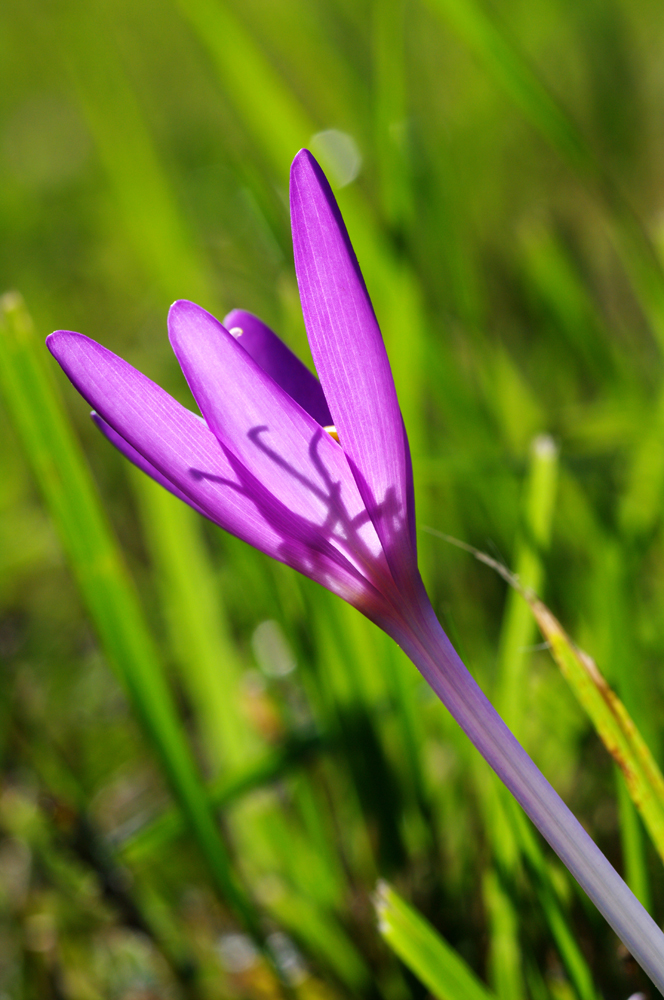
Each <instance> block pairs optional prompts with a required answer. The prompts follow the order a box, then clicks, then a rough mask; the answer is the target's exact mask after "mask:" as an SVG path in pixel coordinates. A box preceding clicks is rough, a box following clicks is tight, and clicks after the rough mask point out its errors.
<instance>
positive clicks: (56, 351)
mask: <svg viewBox="0 0 664 1000" xmlns="http://www.w3.org/2000/svg"><path fill="white" fill-rule="evenodd" d="M90 339H91V338H90V337H86V336H85V334H84V333H76V332H75V331H74V330H54V331H53V333H49V335H48V337H47V338H46V346H47V348H48V349H49V351H50V352H51V354H52V355H53V357H54V358H55V360H56V361H57V362H59V363H61V359H62V357H63V355H64V353H65V351H66V349H67V347H68V346H71V345H72V343H73V342H75V341H77V340H90ZM92 343H95V342H94V341H92Z"/></svg>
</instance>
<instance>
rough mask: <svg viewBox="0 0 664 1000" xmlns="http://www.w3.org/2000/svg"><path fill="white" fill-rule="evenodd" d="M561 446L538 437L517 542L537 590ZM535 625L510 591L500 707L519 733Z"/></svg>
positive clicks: (519, 565) (521, 570)
mask: <svg viewBox="0 0 664 1000" xmlns="http://www.w3.org/2000/svg"><path fill="white" fill-rule="evenodd" d="M557 469H558V449H557V447H556V445H555V444H554V442H553V440H552V439H551V438H550V437H548V435H540V436H539V437H537V438H535V440H534V441H533V443H532V446H531V451H530V467H529V470H528V478H527V482H526V486H525V495H524V499H523V507H522V529H521V538H520V540H519V543H518V545H517V551H516V558H515V565H516V575H517V577H518V579H519V581H520V582H521V584H522V586H523V587H529V588H531V589H532V590H534V591H536V592H538V591H539V590H540V588H541V584H542V579H543V567H542V553H543V551H544V550H545V549H546V547H547V545H548V542H549V536H550V534H551V521H552V516H553V507H554V500H555V495H556V480H557ZM534 631H535V626H534V622H533V618H532V614H531V613H530V610H529V608H528V605H527V604H524V602H523V600H522V599H521V597H520V596H519V594H518V593H517V592H516V591H515V590H512V589H510V590H509V592H508V595H507V603H506V607H505V613H504V616H503V624H502V628H501V633H500V640H499V647H498V682H497V691H496V705H497V708H498V711H499V712H500V714H501V715H502V716H503V718H504V719H505V722H506V723H507V725H508V726H509V727H510V729H512V731H513V732H515V733H516V734H517V735H519V732H520V729H521V722H522V714H523V707H524V692H525V690H526V689H527V680H526V667H527V662H528V652H527V647H528V646H530V645H532V642H533V635H534Z"/></svg>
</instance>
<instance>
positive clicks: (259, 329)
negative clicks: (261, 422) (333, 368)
mask: <svg viewBox="0 0 664 1000" xmlns="http://www.w3.org/2000/svg"><path fill="white" fill-rule="evenodd" d="M223 326H224V327H225V328H226V329H227V330H228V331H229V332H230V333H232V334H233V336H234V337H235V338H236V339H237V342H238V344H239V345H240V347H244V349H245V351H247V353H248V354H250V355H251V357H252V358H253V359H254V361H255V362H256V363H257V364H258V365H259V366H260V367H261V368H262V369H263V371H264V372H267V373H268V375H271V376H272V378H273V379H274V381H275V382H277V383H278V384H279V385H280V386H281V388H282V389H284V390H285V391H286V392H287V393H288V395H289V396H291V397H292V398H293V399H294V400H295V402H296V403H299V404H300V406H301V407H302V408H303V409H304V410H306V411H307V413H309V414H311V416H312V417H313V418H314V420H316V421H317V422H318V423H319V424H321V426H322V427H327V426H328V425H329V424H331V423H332V417H331V416H330V408H329V406H328V405H327V401H326V399H325V394H324V392H323V389H322V386H321V384H320V382H319V381H318V379H317V378H316V376H315V375H314V374H312V372H310V371H309V369H308V368H307V366H306V365H305V364H303V363H302V361H300V359H299V358H298V357H297V355H296V354H293V352H292V351H291V349H290V347H287V346H286V344H284V342H283V340H281V339H280V338H279V337H278V336H277V335H276V333H275V332H274V331H273V330H271V329H270V327H269V326H267V325H266V324H265V323H263V321H262V320H260V319H258V317H257V316H254V315H253V314H252V313H250V312H246V311H245V310H244V309H233V311H232V312H229V314H228V316H226V317H225V318H224V320H223ZM236 331H237V332H236ZM239 331H242V332H241V333H240V332H239Z"/></svg>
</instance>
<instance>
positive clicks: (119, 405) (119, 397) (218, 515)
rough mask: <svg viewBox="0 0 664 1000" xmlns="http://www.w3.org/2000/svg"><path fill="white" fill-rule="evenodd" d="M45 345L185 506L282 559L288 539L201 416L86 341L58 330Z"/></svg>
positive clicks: (98, 409)
mask: <svg viewBox="0 0 664 1000" xmlns="http://www.w3.org/2000/svg"><path fill="white" fill-rule="evenodd" d="M47 345H48V348H49V350H50V351H51V354H52V355H53V356H54V357H55V359H56V360H57V361H58V362H59V363H60V365H61V366H62V368H63V369H64V371H65V373H66V374H67V375H68V376H69V378H70V379H71V381H72V382H73V384H74V385H75V387H76V388H77V389H78V391H79V392H80V393H81V395H82V396H83V397H84V398H85V399H86V400H87V401H88V403H90V405H91V406H92V407H94V409H95V410H96V411H97V413H98V414H99V415H100V417H101V418H102V419H103V420H104V421H105V422H106V423H107V424H109V425H110V427H111V428H112V429H113V430H114V431H115V432H116V434H118V435H119V436H120V438H122V439H123V440H124V441H125V442H127V444H128V445H129V446H131V448H133V449H135V450H136V451H137V452H138V453H139V455H142V456H143V458H144V460H145V461H146V462H147V463H148V465H149V466H151V467H153V468H154V469H155V470H156V471H157V472H158V473H159V474H160V475H161V476H163V477H164V478H165V479H166V480H168V482H169V483H172V485H173V486H175V488H176V489H177V490H178V491H179V492H180V493H182V494H184V496H185V497H186V498H187V499H188V502H190V503H192V505H195V506H196V507H197V508H198V509H199V510H201V512H203V513H205V515H206V516H207V517H209V518H210V519H211V520H213V521H215V522H216V523H217V524H219V525H220V526H221V527H222V528H225V529H226V531H230V532H231V533H232V534H234V535H237V536H238V537H239V538H242V539H244V540H245V541H247V542H249V543H250V544H251V545H254V546H256V548H259V549H261V550H262V551H263V552H267V553H268V555H271V556H274V557H276V558H281V556H280V555H279V548H280V546H281V545H282V544H283V536H281V535H280V534H279V533H278V532H277V531H275V530H274V528H272V527H271V526H270V525H269V524H268V523H266V522H265V520H264V518H263V516H262V514H261V513H260V512H259V511H258V510H257V508H256V505H255V504H254V502H253V500H252V498H251V497H249V496H248V495H247V493H246V490H245V487H244V484H243V483H242V482H241V481H240V479H239V478H238V476H237V475H236V472H235V470H234V468H233V466H232V465H231V463H230V462H229V460H228V458H227V456H226V455H225V453H224V451H223V449H222V448H220V447H219V442H218V441H217V439H216V437H215V436H214V434H213V433H212V432H211V431H210V429H209V428H208V427H207V426H206V424H205V422H204V421H202V420H201V419H200V417H197V416H196V414H194V413H192V412H191V411H190V410H187V409H186V408H185V407H184V406H182V405H181V404H180V403H178V402H177V401H176V400H175V399H173V397H172V396H170V395H169V394H168V393H167V392H165V391H164V390H163V389H162V388H160V386H158V385H156V383H154V382H152V381H151V380H150V379H149V378H147V377H146V376H145V375H143V374H142V373H141V372H139V371H137V370H136V369H135V368H133V367H132V366H131V365H130V364H128V363H127V362H126V361H123V360H122V358H119V357H118V356H117V355H115V354H113V353H112V352H111V351H108V350H106V348H105V347H102V346H101V345H100V344H97V343H96V342H95V341H94V340H91V339H90V338H89V337H85V336H83V335H82V334H80V333H72V332H69V331H66V330H58V331H57V332H56V333H52V334H51V335H50V337H48V338H47Z"/></svg>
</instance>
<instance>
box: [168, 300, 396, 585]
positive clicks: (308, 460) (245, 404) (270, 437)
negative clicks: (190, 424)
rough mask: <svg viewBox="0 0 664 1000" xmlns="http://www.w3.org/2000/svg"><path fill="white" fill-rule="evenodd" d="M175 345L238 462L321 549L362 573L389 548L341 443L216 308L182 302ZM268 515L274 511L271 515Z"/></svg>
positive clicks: (172, 326) (172, 327) (174, 314)
mask: <svg viewBox="0 0 664 1000" xmlns="http://www.w3.org/2000/svg"><path fill="white" fill-rule="evenodd" d="M168 328H169V335H170V339H171V345H172V347H173V350H174V351H175V354H176V355H177V358H178V361H179V362H180V365H181V366H182V370H183V372H184V375H185V377H186V379H187V382H188V383H189V387H190V389H191V391H192V393H193V395H194V398H195V399H196V402H197V403H198V405H199V407H200V410H201V413H202V414H203V416H204V418H205V420H206V422H207V424H208V426H209V427H210V429H211V430H212V431H214V433H215V434H216V435H217V438H218V439H219V442H220V443H221V445H222V446H223V448H224V450H225V451H226V453H227V454H228V455H229V456H231V455H232V456H234V458H235V460H236V465H237V466H238V467H242V468H243V469H244V470H245V472H244V474H245V475H246V476H249V475H250V476H251V477H252V480H253V482H254V483H255V486H254V487H253V488H254V489H256V490H258V489H259V488H261V489H262V490H264V491H265V492H266V495H267V494H269V495H270V496H271V498H272V499H273V501H275V502H277V503H279V504H281V505H283V507H284V508H285V509H287V510H288V511H290V512H291V514H292V516H293V519H294V521H293V537H294V538H297V537H298V535H297V531H296V521H297V522H298V523H299V525H300V527H299V531H301V532H303V533H304V535H303V536H302V537H304V536H305V535H306V538H307V543H308V544H310V545H313V544H317V545H318V546H319V547H320V550H321V551H328V550H329V551H330V553H331V552H332V551H335V550H336V551H337V552H339V553H342V554H343V556H344V558H346V559H349V560H350V561H351V562H352V563H353V564H354V565H355V566H357V567H358V568H361V571H362V572H363V573H367V574H369V575H371V574H372V573H373V572H374V570H375V568H376V567H381V571H382V565H383V563H382V558H381V557H382V551H381V547H380V542H379V541H378V538H377V537H376V533H375V531H374V530H373V527H372V525H371V523H370V522H369V518H368V516H367V513H366V510H365V508H364V504H363V503H362V499H361V497H360V495H359V493H358V490H357V486H356V485H355V481H354V478H353V475H352V473H351V471H350V469H349V467H348V463H347V462H346V458H345V456H344V453H343V451H342V450H341V448H340V447H339V445H338V444H337V443H336V442H335V441H333V440H332V438H331V437H330V436H329V434H326V433H325V431H323V429H322V428H321V426H320V424H318V423H317V421H315V420H314V419H313V418H312V417H311V416H310V415H309V414H308V413H307V412H306V411H305V410H303V409H302V407H300V406H299V405H298V404H297V403H296V402H295V401H294V400H293V399H292V398H291V397H290V396H289V395H288V394H287V393H286V392H285V391H284V390H283V389H282V388H281V386H279V385H278V384H277V383H276V382H275V381H274V380H273V379H272V378H271V376H270V375H268V374H267V373H266V372H264V371H263V370H262V369H261V368H260V367H259V366H258V365H257V364H256V362H255V361H254V360H253V358H251V357H250V355H249V354H248V353H247V352H246V351H244V350H243V349H242V348H241V347H240V345H239V343H238V341H237V340H236V339H235V338H234V337H233V336H232V335H231V334H230V333H228V331H227V330H225V329H224V327H223V326H222V325H221V324H220V323H219V322H218V320H216V319H215V318H214V317H213V316H211V315H210V313H208V312H206V311H205V310H204V309H201V308H200V306H197V305H194V304H193V303H192V302H185V301H180V302H176V303H175V304H174V305H173V306H172V307H171V311H170V313H169V317H168ZM266 516H267V515H266Z"/></svg>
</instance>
